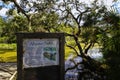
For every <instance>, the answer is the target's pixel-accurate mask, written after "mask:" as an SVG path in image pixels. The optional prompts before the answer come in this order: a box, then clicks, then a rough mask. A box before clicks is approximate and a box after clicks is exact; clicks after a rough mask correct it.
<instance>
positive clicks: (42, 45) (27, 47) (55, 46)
mask: <svg viewBox="0 0 120 80" xmlns="http://www.w3.org/2000/svg"><path fill="white" fill-rule="evenodd" d="M23 51H24V54H23V66H24V68H29V67H41V66H52V65H59V40H58V39H25V40H24V41H23Z"/></svg>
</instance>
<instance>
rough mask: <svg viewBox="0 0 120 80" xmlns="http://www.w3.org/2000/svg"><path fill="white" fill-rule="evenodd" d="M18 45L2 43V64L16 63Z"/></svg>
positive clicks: (0, 59) (0, 54) (0, 45)
mask: <svg viewBox="0 0 120 80" xmlns="http://www.w3.org/2000/svg"><path fill="white" fill-rule="evenodd" d="M16 56H17V54H16V44H5V43H0V62H16V59H17V58H16Z"/></svg>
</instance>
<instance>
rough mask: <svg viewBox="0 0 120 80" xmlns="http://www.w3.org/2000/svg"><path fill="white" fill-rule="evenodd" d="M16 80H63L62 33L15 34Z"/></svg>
mask: <svg viewBox="0 0 120 80" xmlns="http://www.w3.org/2000/svg"><path fill="white" fill-rule="evenodd" d="M17 71H18V73H17V74H18V75H17V80H64V34H63V33H17Z"/></svg>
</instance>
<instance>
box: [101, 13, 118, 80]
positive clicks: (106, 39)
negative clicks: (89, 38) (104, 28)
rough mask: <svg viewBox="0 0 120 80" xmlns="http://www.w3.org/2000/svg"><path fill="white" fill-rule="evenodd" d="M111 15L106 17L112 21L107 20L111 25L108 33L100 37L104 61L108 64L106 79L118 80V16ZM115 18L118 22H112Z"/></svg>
mask: <svg viewBox="0 0 120 80" xmlns="http://www.w3.org/2000/svg"><path fill="white" fill-rule="evenodd" d="M110 14H111V13H110ZM113 15H114V14H112V15H110V16H109V17H108V18H110V19H111V21H112V22H113V23H112V22H108V23H110V24H112V26H111V27H109V28H108V33H106V34H104V35H103V37H102V43H103V49H102V50H103V54H104V58H105V63H106V65H107V66H108V67H107V69H106V74H107V77H108V79H107V80H119V76H120V72H119V71H120V60H119V59H120V25H119V23H120V22H119V20H120V18H119V16H118V17H117V16H116V15H114V17H113ZM115 17H117V18H115ZM117 19H119V20H117ZM115 20H117V21H118V22H114V21H115ZM116 73H117V74H116Z"/></svg>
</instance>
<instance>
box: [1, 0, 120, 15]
mask: <svg viewBox="0 0 120 80" xmlns="http://www.w3.org/2000/svg"><path fill="white" fill-rule="evenodd" d="M18 1H19V0H18ZM81 1H85V2H86V3H89V2H92V1H93V0H81ZM104 1H105V3H106V5H107V6H108V8H109V7H110V6H111V5H112V4H113V3H112V0H104ZM119 1H120V0H119ZM11 5H13V3H11V4H9V5H4V4H2V2H1V0H0V8H1V6H4V8H2V9H1V10H0V16H4V17H5V16H6V15H5V12H6V11H7V10H8V9H10V8H12V7H13V6H11ZM119 7H120V4H119Z"/></svg>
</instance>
